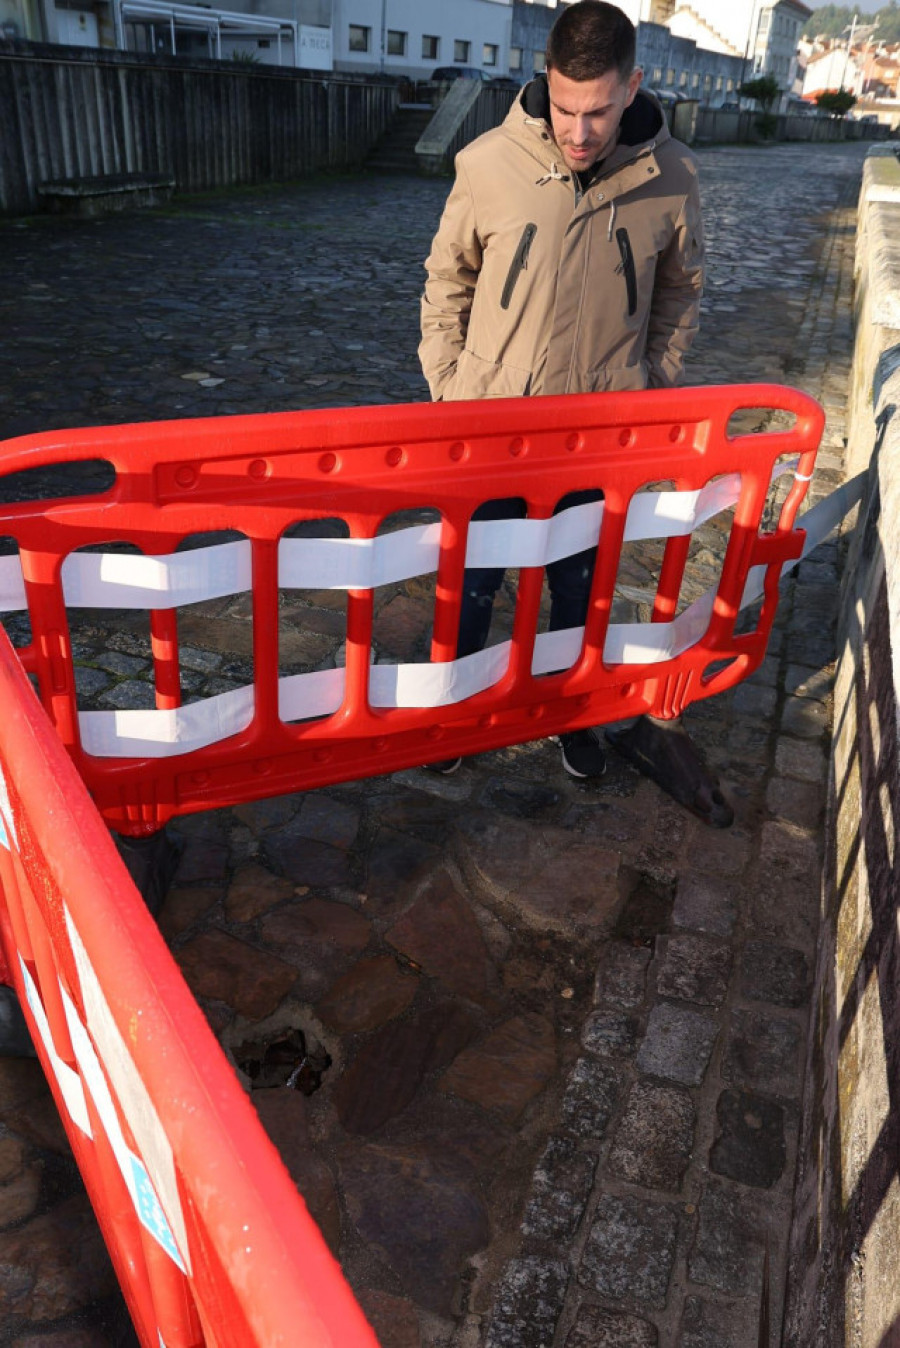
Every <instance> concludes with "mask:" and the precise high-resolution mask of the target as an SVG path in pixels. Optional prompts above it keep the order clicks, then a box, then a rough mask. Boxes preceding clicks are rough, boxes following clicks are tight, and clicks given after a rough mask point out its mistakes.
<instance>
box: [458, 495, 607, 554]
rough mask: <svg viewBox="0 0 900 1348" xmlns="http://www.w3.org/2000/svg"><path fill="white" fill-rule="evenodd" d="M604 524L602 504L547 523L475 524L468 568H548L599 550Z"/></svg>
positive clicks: (578, 508) (576, 508) (468, 544)
mask: <svg viewBox="0 0 900 1348" xmlns="http://www.w3.org/2000/svg"><path fill="white" fill-rule="evenodd" d="M602 520H603V502H602V501H591V502H588V503H587V504H584V505H578V506H569V507H568V509H566V510H561V511H560V512H559V514H558V515H551V517H550V518H549V519H546V520H531V519H528V520H473V521H472V523H471V524H470V525H469V533H468V537H467V539H466V566H467V567H473V568H474V567H491V568H498V567H503V568H504V569H505V568H506V567H513V566H516V567H519V566H547V565H548V563H550V562H557V561H559V559H560V558H561V557H571V556H572V555H573V554H574V553H576V552H584V551H585V549H586V548H595V547H596V546H597V542H598V540H599V538H600V525H601V523H602Z"/></svg>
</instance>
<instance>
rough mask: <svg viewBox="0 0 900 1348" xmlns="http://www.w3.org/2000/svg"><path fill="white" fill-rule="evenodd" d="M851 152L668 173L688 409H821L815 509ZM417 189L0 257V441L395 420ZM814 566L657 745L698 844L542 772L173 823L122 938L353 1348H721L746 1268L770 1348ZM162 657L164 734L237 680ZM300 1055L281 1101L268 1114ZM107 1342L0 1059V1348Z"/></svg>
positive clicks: (149, 217)
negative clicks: (264, 1157) (248, 1147)
mask: <svg viewBox="0 0 900 1348" xmlns="http://www.w3.org/2000/svg"><path fill="white" fill-rule="evenodd" d="M864 149H865V147H861V146H847V147H844V146H839V147H832V146H816V147H811V146H805V145H796V146H782V147H775V148H770V149H752V148H740V149H738V148H710V149H704V150H701V151H700V163H701V170H702V175H703V189H704V194H705V198H706V218H707V224H708V233H709V246H710V284H709V288H708V293H707V295H706V298H705V300H704V321H703V330H702V335H701V337H700V340H699V342H698V344H697V347H696V351H695V356H694V359H693V360H692V363H691V367H690V377H691V380H692V382H695V383H698V384H702V383H718V382H732V381H739V380H749V381H758V380H772V381H776V382H779V381H780V382H791V383H794V384H796V385H798V386H799V387H801V388H804V389H807V390H808V391H810V392H812V393H813V394H815V395H817V396H818V397H820V398H821V399H822V401H823V402H824V404H825V407H826V410H827V413H828V428H827V432H826V438H825V442H824V445H823V450H822V452H821V454H820V459H819V468H818V471H817V474H816V479H815V482H814V483H813V489H812V496H813V499H815V498H816V497H817V496H820V495H822V494H824V493H826V492H827V491H828V490H830V489H831V487H832V486H833V485H834V484H835V483H836V482H837V481H838V480H839V479H840V475H841V465H842V448H843V438H842V437H843V428H844V420H843V419H844V410H845V398H846V391H847V377H848V371H849V360H850V354H851V319H850V289H851V276H852V248H853V241H854V216H853V209H852V207H853V204H854V201H855V193H856V187H857V182H858V177H859V173H860V169H861V163H862V157H863V154H864ZM446 190H447V183H446V182H434V181H426V180H416V179H407V178H377V179H376V178H368V177H359V178H334V179H327V180H325V179H323V180H316V181H314V182H308V183H302V184H299V185H296V186H293V187H290V188H277V189H275V188H273V189H271V190H262V191H246V192H235V193H232V194H229V195H227V196H226V195H223V196H216V197H209V198H204V199H200V198H195V199H192V200H190V201H185V202H180V203H175V204H173V206H172V208H171V209H165V210H161V211H158V212H154V213H152V214H142V215H134V216H128V217H120V218H110V219H103V220H100V221H96V222H84V223H79V222H66V221H60V220H51V219H41V220H29V221H21V222H7V223H5V224H2V225H0V241H2V247H3V253H4V257H5V259H6V267H5V276H4V286H3V290H2V294H0V355H2V361H0V435H3V436H12V435H15V434H24V433H28V432H32V431H38V430H46V429H50V428H58V427H64V426H79V425H89V424H92V423H102V422H126V421H133V420H145V419H162V418H169V417H188V416H197V415H207V414H211V413H236V412H251V411H252V412H262V411H269V410H288V409H292V408H300V407H323V406H332V407H338V406H344V405H349V404H356V403H365V402H368V403H376V402H400V401H411V400H419V399H421V398H423V397H424V395H425V390H424V385H423V382H422V380H421V377H420V374H419V372H418V367H417V363H416V358H415V348H416V342H417V333H416V315H417V299H418V294H419V290H420V285H421V279H422V274H421V265H420V264H421V259H422V257H423V256H424V255H425V252H426V249H427V245H428V242H429V240H430V237H431V234H432V232H433V229H434V227H435V224H436V222H437V218H438V214H439V211H440V207H441V204H442V201H443V198H444V195H445V193H446ZM6 490H7V491H16V492H20V491H21V490H22V487H21V484H9V483H7V487H6ZM698 564H699V563H698ZM838 570H839V547H838V545H837V544H835V543H833V542H832V543H829V544H826V545H824V546H823V547H822V548H820V549H819V550H818V551H817V553H816V554H815V555H814V556H812V557H810V558H809V559H808V560H807V561H806V562H804V563H803V564H802V565H801V567H800V568H799V571H798V572H797V573H796V579H795V580H793V581H792V582H791V583H790V584H788V585H787V586H786V587H785V592H784V600H783V603H782V605H781V607H780V610H779V617H778V622H777V630H776V631H775V633H774V635H773V640H772V644H771V648H770V653H769V656H768V658H767V660H766V662H765V664H764V666H763V667H762V668H761V669H760V670H759V671H758V673H757V674H756V675H755V676H754V677H753V678H752V679H750V680H748V681H747V682H745V683H744V684H742V685H741V686H739V687H738V688H737V689H736V690H734V691H733V692H732V693H730V694H728V695H725V696H720V697H718V698H715V699H712V700H710V701H709V702H707V703H701V704H700V705H699V706H697V707H695V708H694V709H693V710H692V712H691V713H689V717H688V720H689V724H690V725H691V728H692V732H693V733H694V735H695V737H696V738H697V739H698V740H699V741H700V742H701V743H702V744H703V746H704V747H705V749H706V750H707V752H708V754H709V755H710V757H711V758H712V759H713V761H714V762H715V764H716V765H717V767H718V769H719V771H720V773H721V775H722V778H723V779H724V781H725V782H726V783H727V785H728V788H729V790H730V793H731V796H732V799H733V800H734V801H735V803H736V810H737V818H736V822H735V824H734V826H733V827H732V828H731V829H730V830H728V831H725V832H715V831H710V830H708V829H705V828H704V826H703V825H702V824H701V823H699V821H697V820H695V819H694V818H692V817H691V816H690V815H688V814H686V813H685V812H683V811H681V810H680V809H679V808H678V807H676V806H675V805H674V804H673V803H672V802H670V801H669V800H667V799H666V798H665V797H663V796H662V795H661V794H660V793H659V792H658V791H657V789H656V788H655V787H654V786H652V785H651V784H650V783H649V782H647V781H645V780H642V779H640V778H639V777H638V776H637V775H636V774H635V773H634V772H633V771H632V770H631V769H630V768H629V767H628V766H626V765H625V764H624V763H623V762H621V761H620V760H619V759H617V758H616V756H615V755H614V754H611V755H610V757H611V762H610V769H609V772H608V774H607V776H606V777H605V778H604V779H603V780H602V781H601V782H600V783H599V785H594V786H579V785H578V784H577V783H575V782H573V781H572V780H570V779H567V778H565V777H564V774H562V772H561V771H560V768H559V762H558V752H557V751H556V750H555V749H554V748H553V746H552V745H549V744H547V743H540V742H538V743H533V744H527V745H521V746H517V747H514V748H511V749H508V750H504V751H501V752H497V753H491V754H485V755H483V756H481V757H479V758H476V759H472V760H470V761H468V762H467V763H466V764H464V766H463V768H462V769H461V771H460V772H459V773H458V774H457V775H456V776H454V777H453V778H447V779H445V778H436V777H434V776H433V775H429V774H426V773H425V772H422V771H418V770H417V771H409V772H402V773H397V774H396V775H394V776H393V777H388V778H375V779H370V780H368V781H366V782H364V783H360V784H355V783H351V784H347V785H344V786H340V787H335V788H330V789H328V790H324V791H318V792H311V793H309V794H307V795H305V796H299V795H298V796H292V797H285V798H278V799H275V800H271V801H267V802H261V803H254V804H248V805H246V806H242V807H240V808H237V809H235V810H232V811H216V812H212V813H209V814H206V815H200V816H195V817H193V818H190V819H187V820H183V821H181V822H180V823H178V825H177V827H176V831H177V832H178V833H179V834H180V835H181V837H182V838H183V840H184V843H185V850H184V854H183V858H182V861H181V864H180V869H179V871H178V874H177V876H176V880H175V884H174V887H173V888H172V890H171V892H170V894H169V896H168V899H167V900H166V902H165V905H164V907H163V909H162V911H161V914H160V925H161V928H162V931H163V933H164V935H165V937H166V939H167V941H168V942H169V944H170V946H171V948H172V950H173V952H174V954H175V957H176V959H177V960H178V962H179V964H180V965H181V968H182V969H183V971H184V974H185V976H186V978H187V981H188V983H189V984H190V985H191V987H192V989H193V990H194V992H195V994H196V995H197V997H198V999H199V1001H200V1003H201V1005H202V1006H203V1008H204V1010H205V1011H206V1013H207V1015H208V1017H209V1019H210V1022H211V1024H212V1025H213V1027H214V1029H215V1031H216V1033H217V1034H218V1035H219V1037H220V1039H221V1041H222V1043H223V1044H224V1045H225V1046H226V1048H227V1050H228V1052H229V1053H230V1054H231V1056H232V1059H233V1061H234V1062H235V1064H236V1065H237V1066H238V1068H239V1069H240V1070H241V1071H242V1073H243V1077H244V1080H245V1082H246V1084H247V1085H248V1087H249V1086H250V1084H251V1083H252V1085H253V1091H252V1097H251V1098H252V1099H253V1101H254V1103H255V1104H256V1105H257V1107H258V1109H259V1112H260V1115H261V1117H262V1119H263V1121H264V1123H265V1125H266V1127H267V1128H268V1129H269V1131H270V1134H271V1135H272V1137H273V1139H274V1140H275V1142H276V1144H277V1145H278V1146H279V1148H280V1149H281V1151H282V1154H283V1156H284V1158H285V1161H286V1163H287V1165H288V1167H289V1169H290V1171H291V1173H292V1175H293V1176H294V1178H295V1180H296V1182H297V1184H298V1186H299V1187H300V1189H301V1191H302V1192H303V1193H304V1195H305V1196H306V1198H307V1201H308V1203H309V1205H310V1208H311V1209H312V1211H313V1214H314V1215H315V1216H316V1218H317V1220H318V1221H319V1223H320V1225H321V1227H322V1230H323V1232H324V1234H325V1237H326V1239H327V1240H328V1241H329V1243H330V1244H331V1246H332V1248H333V1249H334V1250H335V1251H336V1252H337V1253H338V1254H339V1257H340V1259H341V1261H342V1264H343V1266H344V1268H345V1270H346V1272H347V1275H348V1277H349V1278H350V1280H351V1282H352V1284H353V1286H354V1288H355V1289H356V1291H357V1294H358V1296H359V1298H360V1300H361V1302H362V1304H363V1306H364V1308H365V1309H366V1311H367V1313H368V1314H369V1316H370V1318H371V1321H372V1323H373V1325H375V1327H376V1329H377V1331H378V1334H379V1336H380V1339H381V1341H382V1343H383V1344H384V1345H385V1348H414V1345H419V1344H422V1345H428V1348H538V1346H539V1345H543V1346H544V1348H551V1346H552V1348H605V1346H615V1348H628V1346H631V1345H634V1346H636V1348H643V1346H644V1345H646V1346H648V1348H649V1346H650V1345H656V1344H659V1345H664V1346H666V1348H668V1346H670V1345H671V1346H674V1345H681V1348H756V1345H757V1343H758V1332H759V1330H758V1327H759V1318H760V1308H761V1302H762V1298H763V1289H764V1272H763V1269H764V1261H765V1256H766V1253H767V1252H768V1262H769V1266H770V1278H769V1282H770V1288H771V1294H770V1317H771V1323H772V1326H773V1329H772V1339H771V1341H772V1343H773V1344H774V1343H775V1342H777V1340H778V1325H779V1320H780V1307H781V1300H782V1293H783V1280H784V1263H785V1249H786V1242H787V1234H788V1224H789V1219H790V1206H791V1189H792V1180H793V1171H794V1163H795V1151H796V1138H797V1124H798V1113H799V1104H800V1096H801V1091H802V1088H803V1082H802V1061H803V1048H804V1041H805V1032H806V1021H807V1015H808V1007H809V991H810V977H811V969H812V957H813V948H814V941H815V929H816V920H817V911H818V908H817V898H818V874H819V865H820V854H821V823H822V812H823V806H824V800H825V786H826V772H827V731H828V724H829V716H830V689H831V677H832V661H833V657H834V619H835V607H836V602H835V601H836V585H837V580H838ZM386 590H387V592H386V594H385V596H384V599H383V602H382V606H381V608H380V610H379V615H378V630H379V633H380V640H381V642H382V643H383V649H384V650H386V651H388V652H390V654H391V655H392V657H394V658H396V657H400V658H410V657H411V656H414V655H415V653H416V652H417V651H419V650H420V643H421V642H422V641H423V640H424V632H425V629H426V627H427V621H428V596H427V594H426V593H424V592H423V590H422V588H421V587H417V586H416V585H415V584H412V583H410V584H409V585H406V586H398V587H394V588H393V589H389V588H388V587H386ZM501 620H502V615H501ZM8 626H9V628H10V630H11V632H12V634H13V636H14V638H15V639H18V640H22V639H23V638H24V636H25V635H26V633H25V630H24V627H23V624H22V622H21V620H19V619H13V620H11V621H10V623H9V624H8ZM291 631H292V640H294V641H295V643H296V649H295V655H296V659H297V662H298V668H316V667H324V666H326V665H327V664H328V663H329V662H330V661H333V660H334V659H336V658H340V652H339V650H338V649H336V648H337V647H339V642H340V634H341V614H340V612H338V611H336V610H334V609H332V608H329V607H328V604H327V601H326V600H325V599H323V598H322V596H314V597H313V598H311V599H310V602H309V603H308V604H307V605H306V606H305V607H304V608H303V610H302V612H298V613H296V614H294V615H293V619H292V628H291ZM73 637H74V640H75V649H76V653H77V656H78V659H79V662H80V674H79V678H80V684H79V687H80V692H81V695H82V697H83V699H84V704H85V705H86V706H87V705H91V706H101V707H104V706H105V707H114V706H120V705H136V704H138V703H140V701H141V699H146V698H147V696H148V689H149V685H148V682H147V679H148V671H149V652H148V643H147V638H146V634H142V633H141V632H139V631H137V630H136V629H132V628H130V627H129V626H128V625H127V624H122V625H121V626H119V625H117V626H116V628H115V630H113V631H105V630H104V629H102V628H99V627H96V626H92V625H90V624H88V623H87V622H85V621H82V622H81V623H80V625H79V626H78V628H77V630H75V631H74V632H73ZM181 637H182V641H183V643H184V666H185V691H186V694H187V695H188V696H191V697H194V696H204V695H207V694H209V693H211V692H216V691H220V690H222V689H223V688H227V687H231V686H234V685H235V684H236V683H242V682H244V681H245V680H246V678H247V677H248V669H249V667H248V664H247V660H248V645H247V638H246V622H245V621H244V620H243V617H242V612H241V606H240V605H239V604H237V603H234V604H229V603H224V604H222V605H220V606H219V607H218V608H216V609H212V608H208V607H205V606H198V611H192V612H190V613H189V614H186V615H184V617H183V626H182V631H181ZM585 914H587V916H585ZM301 1036H302V1038H301ZM273 1044H274V1045H275V1048H274V1049H273V1047H272V1045H273ZM304 1050H305V1051H306V1053H308V1054H311V1055H312V1059H313V1064H314V1066H315V1068H316V1074H317V1079H319V1078H320V1082H321V1084H320V1086H319V1089H317V1090H315V1091H314V1092H313V1093H310V1094H308V1095H307V1094H304V1093H303V1092H301V1091H287V1090H285V1089H284V1087H283V1085H281V1084H280V1082H281V1081H282V1080H283V1076H284V1074H285V1073H286V1071H289V1070H291V1066H292V1065H294V1064H296V1062H297V1061H298V1058H299V1055H300V1054H301V1053H302V1052H303V1051H304ZM291 1054H293V1057H292V1056H291ZM284 1057H287V1059H288V1067H287V1068H284V1067H279V1059H281V1058H284ZM329 1058H330V1065H327V1060H328V1059H329ZM279 1072H281V1073H282V1076H279ZM314 1084H316V1083H315V1081H313V1080H310V1081H309V1083H308V1085H309V1086H312V1085H314ZM116 1306H117V1301H116V1294H115V1291H114V1288H113V1286H112V1280H111V1274H110V1270H109V1265H108V1263H107V1261H106V1259H105V1256H104V1253H103V1250H102V1246H101V1245H100V1242H99V1237H98V1236H97V1235H96V1233H95V1230H94V1228H93V1225H92V1221H91V1217H90V1212H89V1209H88V1206H87V1203H86V1200H85V1198H84V1195H83V1191H81V1190H80V1188H79V1184H78V1180H77V1176H76V1175H75V1174H74V1171H73V1165H72V1162H71V1159H70V1157H69V1156H68V1153H67V1149H66V1144H65V1139H64V1137H63V1135H62V1131H61V1128H60V1126H59V1123H58V1121H57V1120H56V1117H55V1113H54V1110H53V1107H52V1102H51V1101H50V1097H49V1095H48V1093H47V1091H46V1088H45V1087H44V1086H43V1084H42V1078H41V1076H40V1073H39V1070H38V1068H37V1066H36V1064H34V1063H32V1062H29V1061H24V1060H14V1059H5V1060H0V1343H2V1344H16V1345H18V1348H26V1346H27V1348H51V1346H52V1348H88V1345H90V1348H104V1345H106V1348H110V1345H113V1344H117V1343H124V1342H126V1341H127V1336H126V1335H123V1333H122V1332H121V1331H120V1330H117V1329H116V1327H115V1325H116V1315H117V1312H116Z"/></svg>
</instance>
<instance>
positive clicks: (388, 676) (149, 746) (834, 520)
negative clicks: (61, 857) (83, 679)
mask: <svg viewBox="0 0 900 1348" xmlns="http://www.w3.org/2000/svg"><path fill="white" fill-rule="evenodd" d="M864 482H865V474H860V475H859V476H857V477H856V478H853V479H852V480H851V481H850V482H847V483H845V484H844V486H843V487H841V488H840V489H839V490H838V491H836V492H833V493H832V494H831V495H830V496H828V497H826V498H825V499H824V500H823V501H820V502H819V504H818V505H816V506H814V507H813V509H812V510H809V511H807V513H806V514H805V515H803V516H802V518H801V520H800V521H798V523H799V524H801V525H802V527H803V528H804V529H805V530H806V535H807V536H806V542H805V544H804V549H803V556H804V557H805V556H807V555H808V554H809V553H810V552H811V551H812V550H813V549H814V548H815V547H817V546H818V545H819V543H821V542H822V541H823V540H824V539H825V538H826V537H827V536H828V534H829V533H831V531H832V529H834V528H835V527H836V525H837V524H838V523H839V521H840V520H841V519H842V518H843V516H844V515H845V514H846V513H847V511H848V510H849V509H850V508H851V507H852V506H853V505H854V504H855V503H856V502H857V501H858V500H859V499H860V498H861V495H862V491H863V487H864ZM664 494H665V493H659V495H664ZM672 494H673V495H677V494H678V493H672ZM576 509H579V507H576ZM556 518H557V519H558V518H560V517H559V516H557V517H556ZM522 522H523V521H502V523H504V524H506V525H508V524H510V523H522ZM479 560H482V559H481V557H480V558H479ZM799 560H800V559H799V558H798V559H796V560H794V561H792V562H788V563H785V564H784V566H783V567H782V575H785V574H787V573H788V572H789V571H790V570H791V569H792V568H793V567H794V566H796V565H797V562H798V561H799ZM766 570H767V568H766V567H765V566H756V567H752V568H751V569H750V572H749V573H748V576H747V581H746V584H745V586H744V593H743V597H742V600H741V608H746V607H747V606H748V605H749V604H751V603H753V602H754V601H755V600H757V599H758V598H759V597H760V595H761V594H762V592H763V581H764V579H765V574H766ZM714 602H715V591H714V590H709V591H707V593H706V594H703V595H701V596H700V597H699V598H698V599H696V600H695V601H694V602H693V603H692V604H691V605H690V606H689V607H688V608H687V609H685V610H684V612H683V613H680V614H679V615H678V617H677V618H675V619H673V621H672V622H669V623H611V624H610V626H609V628H608V629H607V634H606V643H605V645H604V649H603V659H604V661H605V663H606V664H608V665H618V664H635V665H652V664H658V663H660V662H661V661H663V660H671V659H674V658H676V657H677V656H678V655H680V654H682V653H683V652H684V651H686V650H688V649H689V648H690V647H691V646H693V645H694V644H695V643H696V642H697V641H699V640H700V639H701V638H702V636H703V635H704V633H705V632H706V630H707V627H708V626H709V620H710V617H711V615H712V611H713V605H714ZM583 637H584V628H582V627H573V628H568V629H566V630H565V631H561V632H541V633H539V634H538V635H537V636H536V638H535V645H534V658H533V662H532V672H533V673H534V674H535V675H541V674H551V673H553V672H554V671H556V670H560V669H568V668H570V667H571V665H573V664H574V662H575V661H576V660H577V659H578V656H579V654H580V652H581V645H582V641H583ZM509 655H510V644H509V642H504V643H502V644H500V645H497V646H491V647H488V649H487V650H484V651H478V652H476V653H475V654H474V655H469V656H465V657H464V658H463V659H460V660H452V661H446V662H443V663H441V664H419V665H372V666H371V669H370V682H369V700H370V702H371V704H372V706H374V707H382V708H389V707H407V708H414V707H422V708H429V707H441V706H453V705H455V704H456V703H458V702H462V701H464V700H465V699H466V698H468V697H473V696H474V695H475V694H476V693H480V692H483V691H484V690H485V689H487V688H490V687H492V686H493V685H494V684H495V683H496V682H497V681H498V680H499V679H500V678H502V676H503V674H504V672H505V670H506V669H507V667H508V664H509ZM278 696H279V715H280V717H281V719H282V720H283V721H301V720H305V719H311V718H314V717H322V716H329V715H332V714H333V713H334V712H336V711H337V710H338V708H339V707H340V705H341V702H342V700H343V696H344V671H343V670H342V669H329V670H317V671H314V672H312V673H310V674H294V675H291V676H289V677H287V678H283V679H280V680H279V686H278ZM252 716H253V689H252V687H250V688H239V689H236V690H235V691H233V692H229V693H220V694H218V695H217V696H216V697H212V698H207V699H205V700H204V701H202V702H194V703H191V704H190V705H189V706H187V707H179V708H176V709H175V710H169V711H90V712H82V713H81V714H80V715H79V726H80V728H81V734H82V743H83V746H84V748H85V750H86V752H88V753H91V754H97V755H100V756H103V757H106V758H130V757H140V758H164V757H169V756H172V755H176V754H186V753H189V752H191V750H193V749H195V748H203V747H205V746H206V745H209V744H215V743H217V742H218V741H219V740H221V739H224V738H226V737H227V736H228V735H234V734H238V733H239V732H240V731H241V730H244V729H246V727H247V726H248V725H249V724H250V721H251V720H252Z"/></svg>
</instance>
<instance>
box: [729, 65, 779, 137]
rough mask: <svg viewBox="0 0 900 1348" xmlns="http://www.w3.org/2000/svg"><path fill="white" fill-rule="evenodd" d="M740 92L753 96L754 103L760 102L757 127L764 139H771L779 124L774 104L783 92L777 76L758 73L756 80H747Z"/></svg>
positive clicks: (746, 96) (747, 96) (742, 95)
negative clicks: (774, 111) (773, 109)
mask: <svg viewBox="0 0 900 1348" xmlns="http://www.w3.org/2000/svg"><path fill="white" fill-rule="evenodd" d="M738 93H739V94H740V95H741V97H742V98H752V99H753V101H754V103H758V104H759V107H760V113H759V116H758V117H757V119H756V129H757V131H758V132H759V134H760V135H761V136H762V137H763V139H764V140H771V138H772V137H773V136H774V135H775V130H776V127H777V126H778V118H777V117H776V116H775V114H774V113H773V112H772V104H773V103H774V102H775V100H776V98H777V97H778V95H779V94H780V93H781V90H780V89H779V87H778V81H777V80H776V78H775V76H774V75H757V77H756V79H755V80H747V82H746V83H745V84H742V85H741V86H740V88H739V89H738Z"/></svg>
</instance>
